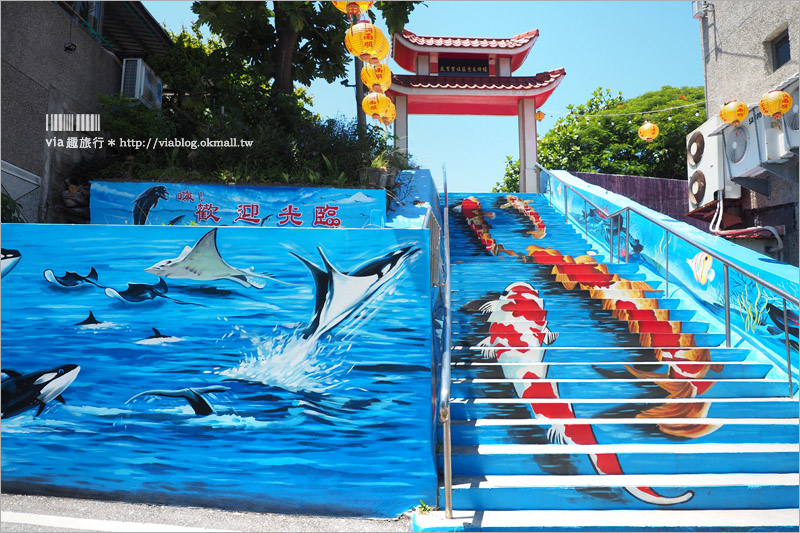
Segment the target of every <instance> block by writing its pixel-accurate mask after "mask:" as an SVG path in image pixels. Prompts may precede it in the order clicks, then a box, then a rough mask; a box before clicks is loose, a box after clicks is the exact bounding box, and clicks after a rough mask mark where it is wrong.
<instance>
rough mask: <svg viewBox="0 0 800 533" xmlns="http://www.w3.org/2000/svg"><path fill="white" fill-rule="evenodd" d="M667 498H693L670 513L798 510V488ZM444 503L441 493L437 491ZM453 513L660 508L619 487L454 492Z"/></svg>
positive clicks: (668, 491)
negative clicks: (466, 510)
mask: <svg viewBox="0 0 800 533" xmlns="http://www.w3.org/2000/svg"><path fill="white" fill-rule="evenodd" d="M657 490H658V492H659V493H661V494H663V495H667V496H679V495H681V494H683V493H684V492H686V490H691V491H692V492H694V497H693V498H692V499H691V500H689V501H688V502H685V503H681V504H678V505H676V506H672V507H670V508H671V509H681V510H684V509H774V508H797V507H798V487H797V486H794V487H792V486H788V487H787V486H763V487H758V486H756V487H751V486H722V487H658V488H657ZM439 498H440V500H439V501H444V491H443V489H440V491H439ZM453 508H454V509H474V510H477V511H485V510H522V509H551V510H559V509H563V510H565V511H569V510H572V509H585V510H609V509H620V510H633V509H641V510H648V509H653V508H659V506H655V505H653V504H650V503H646V502H642V501H639V500H637V499H636V498H634V497H633V496H631V495H630V494H628V493H627V492H626V491H625V490H624V489H623V488H620V487H584V488H580V487H563V488H559V487H545V488H538V487H537V488H517V487H514V488H494V489H481V488H470V489H462V488H454V489H453Z"/></svg>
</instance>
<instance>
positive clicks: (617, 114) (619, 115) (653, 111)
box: [542, 102, 706, 118]
mask: <svg viewBox="0 0 800 533" xmlns="http://www.w3.org/2000/svg"><path fill="white" fill-rule="evenodd" d="M698 105H702V106H705V105H706V103H705V102H695V103H693V104H685V105H678V106H675V107H665V108H664V109H654V110H652V111H637V112H635V113H614V114H609V115H597V114H592V115H578V114H576V113H555V112H553V111H548V110H546V109H542V111H544V112H545V113H549V114H551V115H558V116H561V117H568V116H570V115H573V114H575V115H576V116H578V117H582V118H613V117H631V116H634V115H655V114H657V113H663V112H665V111H672V110H674V109H683V108H685V107H693V106H698Z"/></svg>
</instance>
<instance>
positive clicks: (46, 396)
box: [0, 365, 81, 418]
mask: <svg viewBox="0 0 800 533" xmlns="http://www.w3.org/2000/svg"><path fill="white" fill-rule="evenodd" d="M80 369H81V367H79V366H78V365H61V366H57V367H55V368H51V369H49V370H40V371H38V372H30V373H28V374H22V373H21V372H17V371H16V370H11V369H5V368H4V369H3V370H2V372H3V374H5V375H4V376H3V382H2V398H0V401H2V412H3V414H2V418H10V417H12V416H16V415H18V414H21V413H22V412H23V411H27V410H28V409H30V408H32V407H36V406H37V405H38V406H39V410H38V411H36V415H35V416H39V415H40V414H42V411H44V408H45V406H46V405H47V403H48V402H50V401H52V400H56V401H59V402H61V403H64V398H63V397H62V396H61V393H62V392H64V390H66V388H67V387H69V386H70V384H71V383H72V382H73V381H75V378H76V377H78V372H80Z"/></svg>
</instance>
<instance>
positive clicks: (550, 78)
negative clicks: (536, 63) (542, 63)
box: [392, 68, 566, 91]
mask: <svg viewBox="0 0 800 533" xmlns="http://www.w3.org/2000/svg"><path fill="white" fill-rule="evenodd" d="M564 74H566V71H565V70H564V69H563V68H559V69H555V70H550V71H547V72H540V73H539V74H537V75H535V76H409V75H404V74H395V75H393V76H392V84H395V83H396V84H397V85H400V86H402V87H408V88H411V89H462V90H487V89H488V90H501V91H511V90H520V91H526V90H531V89H540V88H542V87H546V86H548V85H550V84H551V83H553V82H554V81H555V80H557V79H558V78H560V77H561V76H563V75H564Z"/></svg>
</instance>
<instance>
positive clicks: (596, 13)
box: [144, 0, 703, 192]
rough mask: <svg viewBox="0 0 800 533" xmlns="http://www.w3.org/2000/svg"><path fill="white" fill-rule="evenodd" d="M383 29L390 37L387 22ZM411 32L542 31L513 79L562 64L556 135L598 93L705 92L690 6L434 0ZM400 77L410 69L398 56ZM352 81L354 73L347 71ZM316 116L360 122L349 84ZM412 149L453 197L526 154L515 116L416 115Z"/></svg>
mask: <svg viewBox="0 0 800 533" xmlns="http://www.w3.org/2000/svg"><path fill="white" fill-rule="evenodd" d="M144 5H145V6H146V7H147V9H148V10H150V12H151V13H152V14H153V16H154V17H155V19H156V20H157V21H159V22H163V23H166V25H167V27H168V28H169V29H171V30H173V31H177V30H179V29H180V27H181V25H185V26H189V25H190V24H191V22H192V21H193V20H194V18H195V17H194V14H193V13H192V12H191V9H190V6H191V2H184V1H151V2H144ZM378 25H379V26H381V27H382V29H383V30H384V31H385V30H386V28H385V26H383V23H382V21H381V20H380V19H379V20H378ZM406 28H407V29H408V30H409V31H412V32H414V33H416V34H417V35H436V36H454V37H455V36H457V37H496V38H504V37H511V36H513V35H516V34H519V33H524V32H526V31H529V30H532V29H538V30H539V39H538V40H537V41H536V44H535V45H534V46H533V49H532V50H531V52H530V54H529V55H528V58H527V60H526V61H525V63H524V64H523V66H522V67H521V68H520V69H519V70H517V71H516V72H515V73H514V75H517V76H531V75H534V74H537V73H539V72H544V71H547V70H552V69H555V68H559V67H564V68H565V69H566V71H567V75H566V77H565V78H564V81H563V82H562V83H561V85H559V87H558V88H557V89H556V90H555V92H554V93H553V95H552V96H551V97H550V99H549V100H548V101H547V103H546V104H545V105H544V106H543V108H542V110H543V111H544V112H545V113H547V117H546V118H545V119H544V120H543V121H542V122H540V123H539V135H540V136H541V135H543V134H544V133H546V132H547V130H549V129H550V128H551V127H552V126H553V124H554V122H555V120H556V119H557V118H558V116H561V115H564V114H565V113H566V106H567V105H568V104H573V105H578V104H581V103H585V102H586V101H587V100H588V99H589V97H590V95H591V93H592V92H593V91H594V90H595V89H597V88H598V87H604V88H608V89H611V91H612V94H614V95H616V93H617V92H618V91H622V94H623V97H625V98H633V97H635V96H639V95H640V94H643V93H645V92H648V91H653V90H658V89H659V88H661V87H662V86H664V85H672V86H675V87H682V86H691V87H694V86H702V85H703V63H702V54H701V48H700V26H699V22H698V21H697V20H695V19H693V18H692V6H691V2H689V1H669V2H649V1H640V2H630V1H626V2H606V1H580V2H571V1H512V2H505V1H496V0H491V1H488V0H483V1H480V0H472V1H450V0H447V1H444V0H433V1H427V2H426V4H425V5H421V6H418V7H417V8H416V9H415V10H414V12H412V13H411V17H410V20H409V23H408V25H407V26H406ZM389 66H390V68H391V69H392V71H393V72H395V73H399V74H403V73H406V72H405V71H403V70H402V69H400V67H398V66H397V65H396V64H395V63H394V62H393V61H392V60H391V59H390V60H389ZM349 72H350V80H351V82H352V79H353V68H352V66H351V67H350V70H349ZM310 92H311V94H312V97H313V98H314V110H315V111H316V112H318V113H319V114H320V115H322V116H324V117H337V116H340V117H346V118H352V117H354V116H355V97H354V94H353V89H352V88H346V87H343V86H342V85H341V84H340V83H339V82H335V83H333V84H328V83H324V82H315V83H313V84H312V85H311V88H310ZM408 129H409V151H410V153H411V155H412V156H413V158H414V160H415V162H416V163H417V164H418V165H420V166H421V167H424V168H429V169H431V173H432V174H433V176H434V178H436V181H437V183H438V184H439V185H440V186H441V175H442V165H445V166H446V169H447V179H448V188H449V189H450V190H451V191H454V192H464V191H468V192H486V191H489V190H490V189H491V188H492V187H493V186H494V184H495V183H496V182H498V181H500V180H501V179H502V176H503V170H504V168H505V156H507V155H510V156H513V157H514V158H517V157H518V156H519V142H518V139H517V118H516V117H479V116H414V115H412V116H411V117H409V127H408Z"/></svg>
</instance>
